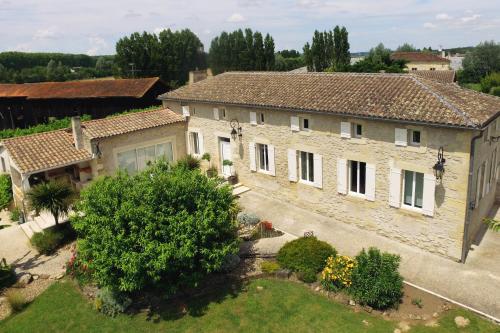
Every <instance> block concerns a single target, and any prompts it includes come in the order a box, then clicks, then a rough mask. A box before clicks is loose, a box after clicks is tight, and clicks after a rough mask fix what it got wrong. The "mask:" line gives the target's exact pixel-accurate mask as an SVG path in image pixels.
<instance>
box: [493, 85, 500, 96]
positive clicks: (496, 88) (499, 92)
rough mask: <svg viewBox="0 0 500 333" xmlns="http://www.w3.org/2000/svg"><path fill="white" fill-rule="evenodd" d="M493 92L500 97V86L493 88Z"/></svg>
mask: <svg viewBox="0 0 500 333" xmlns="http://www.w3.org/2000/svg"><path fill="white" fill-rule="evenodd" d="M491 94H492V95H494V96H498V97H500V87H493V88H491Z"/></svg>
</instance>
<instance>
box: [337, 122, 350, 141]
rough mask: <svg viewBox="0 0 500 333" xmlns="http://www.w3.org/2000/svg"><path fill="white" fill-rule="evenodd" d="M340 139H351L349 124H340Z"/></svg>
mask: <svg viewBox="0 0 500 333" xmlns="http://www.w3.org/2000/svg"><path fill="white" fill-rule="evenodd" d="M340 137H341V138H347V139H348V138H350V137H351V123H349V122H347V121H341V122H340Z"/></svg>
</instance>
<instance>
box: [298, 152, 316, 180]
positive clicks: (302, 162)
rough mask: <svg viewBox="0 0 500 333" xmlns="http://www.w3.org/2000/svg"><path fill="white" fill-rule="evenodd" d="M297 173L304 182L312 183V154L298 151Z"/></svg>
mask: <svg viewBox="0 0 500 333" xmlns="http://www.w3.org/2000/svg"><path fill="white" fill-rule="evenodd" d="M298 153H299V175H300V180H301V181H302V182H305V183H311V184H313V183H314V154H313V153H308V152H305V151H299V152H298Z"/></svg>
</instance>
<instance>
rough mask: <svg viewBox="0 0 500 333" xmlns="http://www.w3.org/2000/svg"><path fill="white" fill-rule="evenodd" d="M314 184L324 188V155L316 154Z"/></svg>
mask: <svg viewBox="0 0 500 333" xmlns="http://www.w3.org/2000/svg"><path fill="white" fill-rule="evenodd" d="M313 156H314V186H315V187H317V188H323V157H322V156H321V155H319V154H314V155H313Z"/></svg>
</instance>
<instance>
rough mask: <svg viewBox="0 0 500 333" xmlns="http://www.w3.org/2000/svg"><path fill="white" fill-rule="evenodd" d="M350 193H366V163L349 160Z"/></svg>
mask: <svg viewBox="0 0 500 333" xmlns="http://www.w3.org/2000/svg"><path fill="white" fill-rule="evenodd" d="M349 193H351V194H361V195H365V193H366V163H365V162H358V161H349Z"/></svg>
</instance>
